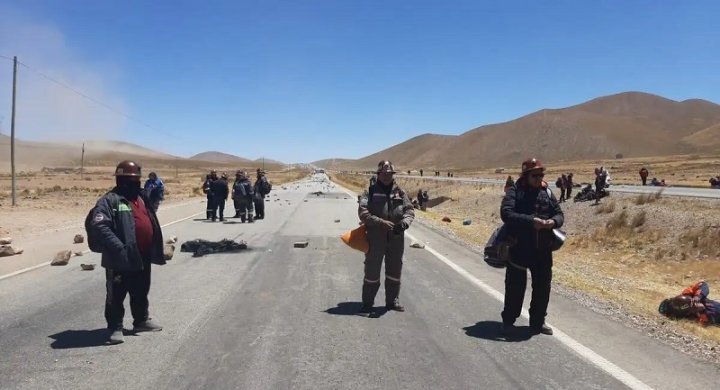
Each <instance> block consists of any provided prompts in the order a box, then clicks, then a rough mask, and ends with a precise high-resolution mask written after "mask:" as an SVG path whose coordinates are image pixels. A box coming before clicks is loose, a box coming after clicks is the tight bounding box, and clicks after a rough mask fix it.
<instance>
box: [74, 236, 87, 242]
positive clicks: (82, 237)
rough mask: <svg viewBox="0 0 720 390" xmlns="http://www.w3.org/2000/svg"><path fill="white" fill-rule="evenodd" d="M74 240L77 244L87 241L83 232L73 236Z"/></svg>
mask: <svg viewBox="0 0 720 390" xmlns="http://www.w3.org/2000/svg"><path fill="white" fill-rule="evenodd" d="M73 242H74V243H75V244H82V243H83V242H85V236H83V235H82V234H76V235H75V237H74V238H73Z"/></svg>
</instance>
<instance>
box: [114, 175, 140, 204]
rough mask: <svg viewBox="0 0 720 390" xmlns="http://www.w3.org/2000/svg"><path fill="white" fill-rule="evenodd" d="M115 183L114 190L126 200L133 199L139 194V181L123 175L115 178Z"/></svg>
mask: <svg viewBox="0 0 720 390" xmlns="http://www.w3.org/2000/svg"><path fill="white" fill-rule="evenodd" d="M115 183H116V184H117V187H116V191H117V193H118V194H120V195H122V196H124V197H125V198H127V199H128V200H135V199H137V197H138V196H139V195H140V189H141V187H140V181H139V180H133V179H132V178H127V177H123V176H118V177H116V178H115Z"/></svg>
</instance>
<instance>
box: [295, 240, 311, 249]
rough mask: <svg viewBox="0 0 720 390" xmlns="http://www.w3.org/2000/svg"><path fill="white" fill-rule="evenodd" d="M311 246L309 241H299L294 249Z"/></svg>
mask: <svg viewBox="0 0 720 390" xmlns="http://www.w3.org/2000/svg"><path fill="white" fill-rule="evenodd" d="M308 245H310V243H309V242H308V241H297V242H295V244H293V247H295V248H307V246H308Z"/></svg>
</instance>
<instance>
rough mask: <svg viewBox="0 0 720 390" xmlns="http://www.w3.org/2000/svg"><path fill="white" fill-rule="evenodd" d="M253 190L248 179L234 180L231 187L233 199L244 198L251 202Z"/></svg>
mask: <svg viewBox="0 0 720 390" xmlns="http://www.w3.org/2000/svg"><path fill="white" fill-rule="evenodd" d="M254 195H255V190H254V189H253V186H252V183H250V180H249V179H241V180H235V184H233V189H232V198H233V200H245V201H250V202H252V199H253V196H254Z"/></svg>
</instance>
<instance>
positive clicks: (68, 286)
mask: <svg viewBox="0 0 720 390" xmlns="http://www.w3.org/2000/svg"><path fill="white" fill-rule="evenodd" d="M323 178H324V176H322V175H316V176H314V177H313V178H310V179H307V180H304V181H301V182H298V183H297V184H291V185H286V186H285V187H286V188H287V190H283V189H281V188H276V189H275V190H274V191H273V192H272V193H271V199H270V200H269V202H268V205H267V219H266V220H262V221H258V222H256V223H254V224H240V223H235V224H232V223H228V224H222V223H209V222H204V221H199V220H193V219H188V220H185V221H182V222H179V223H176V224H173V225H170V226H167V227H165V228H164V229H163V230H164V233H165V235H166V236H167V237H170V236H177V237H178V238H179V242H180V243H181V242H183V241H185V240H190V239H194V238H205V239H211V240H215V239H221V238H232V239H241V240H245V241H247V242H248V244H249V246H250V250H248V251H246V252H240V253H233V254H213V255H207V256H205V257H201V258H193V257H191V254H189V253H179V252H178V253H176V254H175V257H174V258H173V260H171V261H170V262H169V263H168V264H167V265H165V266H161V267H157V266H153V270H152V272H153V284H152V287H151V292H150V311H151V316H152V317H153V319H154V320H156V321H157V322H159V323H161V324H162V325H163V326H164V330H163V331H162V332H158V333H142V334H140V335H137V336H132V335H127V336H126V337H125V343H124V344H120V345H115V346H107V345H104V341H105V337H106V333H105V329H104V326H105V323H104V319H103V303H104V295H105V292H104V282H105V281H104V274H103V272H102V269H101V268H98V269H96V270H95V271H85V272H84V271H80V269H79V266H78V265H77V264H75V263H73V262H71V265H70V266H67V267H42V268H39V269H36V270H33V271H31V272H26V273H23V274H20V275H17V276H13V277H10V278H6V279H3V280H0V351H1V352H0V353H1V355H0V356H1V358H0V388H1V389H98V388H109V389H116V388H117V389H120V388H134V389H197V388H206V389H480V388H482V389H537V388H550V389H623V388H627V387H628V386H627V384H630V386H632V387H634V388H658V389H675V388H681V387H684V386H687V385H689V384H692V385H693V387H695V388H712V387H713V385H716V384H717V383H718V382H719V381H720V370H719V369H718V367H716V366H713V365H710V364H706V363H702V362H698V361H694V360H692V359H691V358H689V357H688V356H686V355H683V354H681V353H680V352H677V351H675V350H673V349H671V348H670V347H667V346H665V345H663V344H660V343H659V342H657V341H655V340H652V339H650V338H648V337H646V336H645V335H643V334H641V333H639V332H638V331H635V330H632V329H630V328H628V327H625V326H623V325H622V324H618V323H614V322H612V321H610V320H607V319H605V318H604V317H602V316H600V315H598V314H595V313H593V312H592V311H589V310H587V309H584V308H581V307H578V305H577V304H574V303H573V302H570V301H568V300H566V299H564V298H562V297H560V296H555V295H554V296H553V297H552V299H551V302H550V309H549V311H550V316H549V318H548V321H549V322H550V323H551V324H552V325H553V326H555V327H557V329H558V330H562V331H563V332H564V333H565V334H567V338H565V339H563V338H562V337H553V336H544V335H539V336H533V337H530V335H529V333H528V332H527V327H526V325H527V319H523V318H521V319H520V320H519V322H518V325H519V326H520V337H518V338H517V339H515V340H512V341H505V340H504V339H501V338H499V337H498V331H499V329H500V323H499V322H498V320H499V313H500V310H501V307H502V304H501V302H500V301H498V299H497V297H493V296H492V295H491V294H488V293H487V292H486V291H483V290H482V289H480V288H478V286H477V283H471V281H470V279H471V278H476V279H477V280H479V281H482V283H485V284H486V285H487V286H488V288H491V289H494V290H497V291H500V292H502V288H503V287H502V286H503V271H502V270H495V269H491V268H489V267H487V266H486V265H485V264H484V263H483V261H482V260H481V258H480V256H478V255H477V254H475V253H474V252H471V251H470V250H468V249H466V248H465V247H463V246H461V245H457V244H456V243H454V242H452V241H451V240H449V239H447V238H445V237H444V236H442V235H440V234H438V233H436V232H434V231H432V230H430V229H428V228H426V227H424V226H423V225H421V224H419V223H416V224H414V225H413V227H411V229H410V230H409V232H410V234H412V235H413V236H414V237H416V238H417V239H419V240H421V241H423V242H425V243H426V244H427V247H426V249H425V250H423V249H413V248H409V247H408V248H407V249H406V252H405V266H404V272H403V285H402V291H401V295H400V296H401V301H402V302H403V304H405V306H406V308H407V312H405V313H397V312H389V313H384V314H383V315H381V316H379V317H378V318H364V317H359V316H355V315H353V314H354V312H355V311H356V310H357V309H358V308H359V305H360V303H359V302H358V301H359V297H360V287H361V283H362V270H363V258H362V255H361V254H360V253H359V252H356V251H353V250H352V249H350V248H348V247H346V246H345V245H344V244H342V242H341V241H340V239H339V236H340V235H341V234H342V233H343V232H345V231H346V230H349V229H352V228H354V227H356V226H357V223H358V222H357V214H356V207H357V204H356V198H354V197H353V196H351V194H348V193H346V192H345V191H344V190H343V189H342V188H339V187H337V186H335V185H333V184H331V183H328V182H326V181H323V180H322V179H323ZM316 191H322V192H323V194H320V195H315V194H312V193H313V192H316ZM275 199H279V200H277V201H276V200H275ZM192 207H194V208H198V209H197V210H195V209H192V210H188V211H187V213H188V215H190V214H192V213H196V212H198V211H202V205H199V204H198V205H194V206H192ZM337 219H339V220H340V222H339V223H337V222H335V221H336V220H337ZM230 221H234V220H232V219H231V220H230ZM161 222H163V221H161ZM304 240H307V241H309V243H310V244H309V246H308V247H306V248H294V247H293V243H294V242H296V241H304ZM410 243H411V240H410V239H406V245H408V246H409V245H410ZM178 247H179V246H178ZM433 252H434V253H433ZM436 254H437V255H439V256H441V257H444V258H445V259H449V260H451V261H452V262H453V264H455V265H456V268H454V267H449V266H448V264H447V263H445V262H443V261H440V258H439V257H438V256H436ZM82 260H83V261H82V262H90V261H92V262H95V263H99V257H98V255H96V254H89V255H86V256H84V257H83V258H82ZM459 269H461V270H462V271H459ZM383 294H384V291H383V289H381V290H380V293H379V294H378V299H377V300H376V306H378V305H380V304H381V303H384V299H383ZM528 302H529V299H527V300H526V303H528ZM126 307H127V302H126ZM127 312H128V313H127V314H126V318H125V325H126V327H129V326H130V324H131V321H132V319H131V318H130V314H129V310H127ZM568 338H570V339H571V340H574V341H576V342H577V343H579V344H578V345H581V346H582V347H583V348H587V349H588V350H591V351H593V353H594V354H596V355H593V356H598V357H601V358H600V359H602V360H598V359H597V358H588V357H587V356H588V355H587V354H585V355H581V354H580V353H579V352H578V351H579V349H578V348H579V347H578V346H577V345H574V344H573V345H570V344H569V342H568ZM603 361H605V362H609V363H610V364H611V365H612V366H611V367H617V368H619V373H618V371H617V370H616V371H613V370H612V369H608V366H607V365H604V363H603ZM622 380H624V382H623V381H622Z"/></svg>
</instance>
